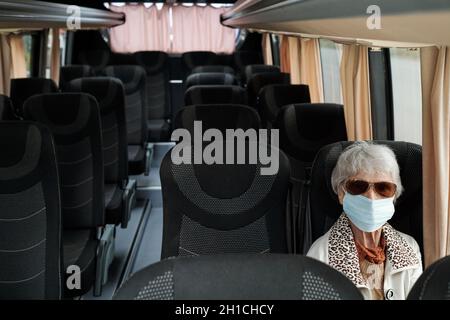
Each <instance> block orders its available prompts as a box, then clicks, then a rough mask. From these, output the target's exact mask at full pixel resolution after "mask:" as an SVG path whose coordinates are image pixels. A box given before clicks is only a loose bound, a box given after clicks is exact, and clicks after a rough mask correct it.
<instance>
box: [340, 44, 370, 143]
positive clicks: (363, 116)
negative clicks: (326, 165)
mask: <svg viewBox="0 0 450 320" xmlns="http://www.w3.org/2000/svg"><path fill="white" fill-rule="evenodd" d="M368 54H369V48H368V47H367V46H359V45H344V46H343V51H342V60H341V66H340V75H341V85H342V96H343V97H342V98H343V101H344V113H345V123H346V126H347V136H348V140H350V141H354V140H371V139H372V116H371V109H370V87H369V64H368V60H369V57H368Z"/></svg>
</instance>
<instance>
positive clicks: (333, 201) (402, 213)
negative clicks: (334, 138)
mask: <svg viewBox="0 0 450 320" xmlns="http://www.w3.org/2000/svg"><path fill="white" fill-rule="evenodd" d="M352 143H353V142H337V143H333V144H331V145H328V146H326V147H323V148H322V149H321V150H320V152H319V153H318V154H317V156H316V159H315V160H314V165H313V167H312V172H311V192H310V211H311V214H310V219H311V237H312V239H311V241H315V240H316V239H317V238H319V237H320V236H322V235H323V234H325V233H326V232H327V231H328V230H329V229H330V228H331V226H332V225H333V224H334V222H335V221H336V220H337V219H338V217H339V216H340V214H341V213H342V211H343V209H342V206H341V205H340V204H339V201H338V199H337V195H336V194H335V193H334V192H333V189H332V187H331V173H332V171H333V169H334V167H335V166H336V162H337V159H338V157H339V155H340V154H341V153H342V152H343V151H344V149H345V148H347V147H348V146H350V145H351V144H352ZM374 143H377V144H383V145H387V146H388V147H390V148H391V149H392V150H393V151H394V153H395V156H396V158H397V162H398V165H399V167H400V178H401V180H402V185H403V186H404V188H405V190H404V192H403V193H402V195H401V196H400V197H399V198H398V199H397V201H396V202H395V213H394V216H393V217H392V219H391V220H389V223H390V224H391V225H392V226H393V227H394V228H396V229H397V230H399V231H401V232H404V233H406V234H409V235H410V236H412V237H413V238H414V239H415V240H416V241H417V243H418V245H419V247H420V248H421V250H422V256H423V240H422V239H423V236H422V147H421V146H419V145H417V144H413V143H408V142H398V141H374Z"/></svg>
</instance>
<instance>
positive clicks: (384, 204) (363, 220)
mask: <svg viewBox="0 0 450 320" xmlns="http://www.w3.org/2000/svg"><path fill="white" fill-rule="evenodd" d="M394 211H395V207H394V197H392V198H386V199H379V200H372V199H369V198H367V197H365V196H363V195H357V196H354V195H352V194H350V193H348V192H346V193H345V195H344V212H345V213H346V214H347V216H348V218H349V219H350V221H351V222H352V223H353V224H354V225H355V226H356V227H358V229H360V230H362V231H365V232H373V231H375V230H378V229H379V228H381V227H382V226H383V225H384V224H385V223H386V222H387V221H388V220H389V219H391V218H392V216H393V215H394Z"/></svg>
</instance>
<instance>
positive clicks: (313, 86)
mask: <svg viewBox="0 0 450 320" xmlns="http://www.w3.org/2000/svg"><path fill="white" fill-rule="evenodd" d="M298 41H299V42H300V81H299V82H298V83H302V84H307V85H308V86H309V93H310V95H311V102H323V101H324V95H323V79H322V64H321V60H320V46H319V40H318V39H298Z"/></svg>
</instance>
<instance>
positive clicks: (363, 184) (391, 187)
mask: <svg viewBox="0 0 450 320" xmlns="http://www.w3.org/2000/svg"><path fill="white" fill-rule="evenodd" d="M369 188H373V189H374V190H375V192H376V193H378V194H379V195H380V196H383V197H385V198H392V197H393V196H394V195H395V192H396V191H397V185H396V184H395V183H392V182H385V181H383V182H375V183H370V182H367V181H364V180H348V181H347V182H346V183H345V190H347V192H348V193H350V194H352V195H355V196H356V195H360V194H363V193H366V192H367V191H368V190H369Z"/></svg>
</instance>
